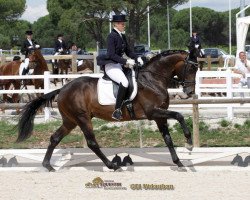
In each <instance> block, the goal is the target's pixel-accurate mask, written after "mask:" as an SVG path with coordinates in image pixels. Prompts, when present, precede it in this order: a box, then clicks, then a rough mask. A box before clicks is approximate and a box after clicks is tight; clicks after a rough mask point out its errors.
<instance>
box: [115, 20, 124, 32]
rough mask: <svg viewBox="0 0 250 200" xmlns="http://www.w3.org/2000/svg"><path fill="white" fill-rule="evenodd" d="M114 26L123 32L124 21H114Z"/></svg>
mask: <svg viewBox="0 0 250 200" xmlns="http://www.w3.org/2000/svg"><path fill="white" fill-rule="evenodd" d="M114 26H115V27H116V28H117V29H118V30H119V31H120V32H123V31H124V30H125V22H115V23H114Z"/></svg>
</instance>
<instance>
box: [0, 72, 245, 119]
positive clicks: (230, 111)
mask: <svg viewBox="0 0 250 200" xmlns="http://www.w3.org/2000/svg"><path fill="white" fill-rule="evenodd" d="M80 76H90V74H74V75H73V74H70V75H53V74H50V72H45V73H44V75H25V76H0V78H1V79H2V80H4V79H5V80H6V79H44V89H37V90H36V89H28V90H26V89H21V90H0V94H4V93H5V94H6V93H7V94H8V93H10V94H12V93H19V94H22V93H48V92H50V91H52V90H54V89H55V88H52V87H51V84H50V83H51V79H54V78H69V79H74V78H77V77H80ZM91 76H94V77H100V76H102V74H101V73H98V74H91ZM247 76H248V77H250V74H248V75H247ZM208 78H209V80H213V81H216V80H217V81H218V80H222V81H224V83H220V84H213V83H209V84H207V83H203V82H204V81H203V80H204V79H208ZM236 78H239V76H238V75H237V74H234V73H232V72H230V71H198V72H197V75H196V94H197V95H198V99H211V100H212V99H215V98H217V99H219V98H228V99H237V98H242V97H240V93H244V94H245V95H246V96H249V94H250V89H248V88H239V87H238V84H236V83H234V79H236ZM169 91H170V92H171V91H175V92H176V91H177V92H180V91H181V89H177V90H176V89H174V90H173V89H169ZM205 93H225V94H226V96H223V97H209V96H206V97H205V96H204V95H203V94H205ZM171 107H180V108H182V109H183V108H192V105H191V104H185V105H171ZM199 107H200V108H211V107H213V108H216V107H218V108H224V109H227V116H228V118H229V119H232V118H233V116H234V108H242V109H244V110H246V109H249V113H250V104H249V103H245V104H240V103H236V104H202V105H199ZM49 116H50V114H49V112H46V113H45V119H46V120H47V119H49Z"/></svg>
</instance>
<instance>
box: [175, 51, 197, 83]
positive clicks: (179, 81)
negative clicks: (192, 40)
mask: <svg viewBox="0 0 250 200" xmlns="http://www.w3.org/2000/svg"><path fill="white" fill-rule="evenodd" d="M184 62H185V63H184V65H185V66H184V70H183V75H182V80H179V79H177V78H171V81H173V82H175V83H177V84H178V85H181V86H182V87H183V88H187V87H189V86H191V85H195V81H188V80H186V76H187V72H188V67H189V64H190V65H192V66H195V67H197V68H198V63H196V62H193V61H191V60H189V56H188V57H187V58H186V59H185V61H184Z"/></svg>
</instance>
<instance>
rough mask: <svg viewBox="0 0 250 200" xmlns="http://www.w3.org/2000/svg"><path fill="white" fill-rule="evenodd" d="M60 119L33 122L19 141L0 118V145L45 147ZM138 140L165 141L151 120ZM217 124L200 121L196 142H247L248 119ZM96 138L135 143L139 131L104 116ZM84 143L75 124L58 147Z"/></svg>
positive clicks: (174, 131)
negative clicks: (213, 125)
mask: <svg viewBox="0 0 250 200" xmlns="http://www.w3.org/2000/svg"><path fill="white" fill-rule="evenodd" d="M186 122H187V125H188V127H189V129H190V131H191V132H192V119H191V118H187V119H186ZM60 124H61V121H60V120H58V121H52V122H49V123H41V124H35V126H34V132H33V135H32V136H31V137H30V138H29V139H27V140H26V141H24V142H22V143H15V140H16V138H17V131H16V130H14V129H13V127H14V125H13V124H11V123H9V122H8V121H7V120H3V121H0V148H2V149H3V148H47V146H48V144H49V139H50V136H51V135H52V134H53V133H54V132H55V131H56V130H57V128H59V127H60ZM141 124H143V126H142V128H141V129H142V133H143V134H142V141H143V146H144V147H165V146H166V144H165V143H164V140H163V138H162V136H161V133H159V131H158V130H154V129H153V128H150V127H151V126H149V128H145V127H147V126H146V125H152V122H148V121H143V122H142V123H141ZM218 124H219V126H218V128H216V129H212V128H211V127H210V126H209V125H208V124H206V123H205V122H203V121H201V122H200V123H199V127H200V144H201V146H208V147H218V146H222V147H227V146H233V147H234V146H250V120H246V121H245V123H244V124H243V125H240V124H233V123H231V122H229V121H226V120H221V121H220V122H218ZM93 126H94V132H95V136H96V140H97V141H98V143H99V145H100V146H101V147H139V146H140V134H139V130H138V128H137V125H136V124H135V123H133V122H129V123H127V124H125V125H121V124H119V123H117V124H115V123H112V124H110V123H107V122H106V121H104V120H100V119H94V120H93ZM169 130H170V133H171V137H172V139H173V142H174V144H175V146H183V144H184V143H185V137H184V135H183V133H182V130H181V127H180V125H179V124H175V125H174V126H173V127H170V128H169ZM84 146H86V142H84V140H83V133H82V132H81V130H80V128H79V127H78V128H75V129H74V130H73V131H72V132H71V133H70V134H69V135H68V136H66V137H65V138H63V140H62V141H61V143H60V144H59V146H58V148H66V147H75V148H80V147H84Z"/></svg>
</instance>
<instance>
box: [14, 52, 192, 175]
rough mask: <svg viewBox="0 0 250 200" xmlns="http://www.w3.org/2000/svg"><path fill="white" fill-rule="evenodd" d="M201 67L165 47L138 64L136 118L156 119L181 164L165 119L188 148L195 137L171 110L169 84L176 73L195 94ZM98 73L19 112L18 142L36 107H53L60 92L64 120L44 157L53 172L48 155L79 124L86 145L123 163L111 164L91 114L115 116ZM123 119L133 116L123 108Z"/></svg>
mask: <svg viewBox="0 0 250 200" xmlns="http://www.w3.org/2000/svg"><path fill="white" fill-rule="evenodd" d="M196 72H197V66H196V65H194V64H193V62H189V61H188V60H187V58H186V56H185V54H181V53H178V52H175V53H168V52H163V53H161V54H158V55H157V56H155V57H153V58H152V59H151V60H150V61H149V62H148V63H146V64H145V65H144V66H143V67H142V68H140V69H139V72H138V75H137V83H138V93H137V96H136V97H135V99H134V100H133V101H132V103H133V107H134V111H135V120H142V119H149V120H154V121H155V122H156V124H157V126H158V128H159V131H160V132H161V134H162V136H163V139H164V141H165V143H166V145H167V146H168V148H169V151H170V153H171V156H172V160H173V162H174V163H175V164H176V165H177V166H178V167H183V164H182V163H181V161H180V160H179V158H178V156H177V154H176V151H175V149H174V145H173V142H172V139H171V136H170V133H169V130H168V126H167V120H168V119H170V118H172V119H175V120H177V121H178V122H179V123H180V124H181V127H182V129H183V132H184V135H185V137H186V147H187V148H188V149H189V150H192V147H193V146H192V145H193V143H192V138H191V132H190V131H189V129H188V127H187V125H186V123H185V120H184V117H183V116H182V115H181V114H180V113H178V112H175V111H170V110H168V108H169V95H168V86H169V83H170V81H171V79H172V77H174V76H175V75H177V76H178V78H179V80H180V84H182V85H183V91H184V92H185V93H187V94H188V95H192V94H193V93H194V90H195V75H196ZM97 82H98V78H94V77H90V76H85V77H80V78H77V79H75V80H73V81H72V82H70V83H68V84H67V85H65V86H63V87H62V88H61V89H57V90H54V91H52V92H50V93H47V94H45V95H43V96H41V97H39V98H37V99H34V100H33V101H31V102H29V103H28V104H26V106H25V107H24V109H23V110H22V113H21V114H20V118H19V122H18V124H17V128H18V138H17V142H21V141H23V140H25V139H27V138H29V137H30V136H31V134H32V130H33V126H34V118H35V115H36V112H37V110H38V109H39V108H40V107H42V106H50V105H51V102H52V101H53V99H54V98H55V97H56V96H57V95H58V97H57V104H58V109H59V111H60V114H61V116H62V125H61V126H60V127H59V128H58V129H57V130H56V132H55V133H54V134H53V135H52V136H51V138H50V144H49V146H48V149H47V152H46V154H45V157H44V160H43V166H44V167H45V168H47V169H48V170H49V171H55V170H54V168H53V167H52V166H51V164H50V159H51V156H52V154H53V151H54V149H55V147H56V146H57V145H58V144H59V142H60V141H61V140H62V139H63V138H64V137H65V136H66V135H68V134H69V133H70V132H71V131H72V130H73V129H74V128H75V127H76V126H79V127H80V128H81V130H82V132H83V134H84V136H85V138H86V141H87V145H88V147H89V148H90V149H91V150H92V151H93V152H94V153H95V154H96V155H97V156H98V157H99V158H100V159H101V160H102V161H103V163H104V164H105V165H106V166H107V167H108V168H109V169H113V170H117V169H119V166H117V165H116V164H114V163H112V162H111V161H110V160H109V159H108V158H107V157H106V156H105V155H104V154H103V153H102V151H101V150H100V147H99V145H98V143H97V141H96V139H95V135H94V131H93V125H92V122H91V119H92V118H93V117H96V118H101V119H104V120H107V121H114V120H113V119H112V118H111V115H112V112H113V111H114V105H108V106H103V105H100V104H99V102H98V94H97ZM122 113H123V119H122V120H123V121H130V120H131V118H130V115H129V113H128V111H127V110H126V109H125V108H123V110H122Z"/></svg>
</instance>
